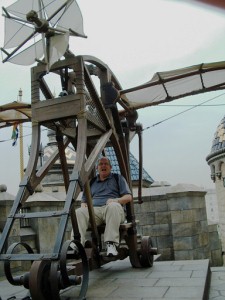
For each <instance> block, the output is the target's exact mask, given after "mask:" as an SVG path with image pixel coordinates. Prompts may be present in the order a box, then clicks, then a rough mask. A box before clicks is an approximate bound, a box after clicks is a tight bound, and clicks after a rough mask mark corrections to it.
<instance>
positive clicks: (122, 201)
mask: <svg viewBox="0 0 225 300" xmlns="http://www.w3.org/2000/svg"><path fill="white" fill-rule="evenodd" d="M131 200H132V196H131V194H126V195H123V196H122V197H119V198H115V199H108V200H107V202H106V204H110V203H112V202H117V203H119V204H121V205H124V204H126V203H128V202H131Z"/></svg>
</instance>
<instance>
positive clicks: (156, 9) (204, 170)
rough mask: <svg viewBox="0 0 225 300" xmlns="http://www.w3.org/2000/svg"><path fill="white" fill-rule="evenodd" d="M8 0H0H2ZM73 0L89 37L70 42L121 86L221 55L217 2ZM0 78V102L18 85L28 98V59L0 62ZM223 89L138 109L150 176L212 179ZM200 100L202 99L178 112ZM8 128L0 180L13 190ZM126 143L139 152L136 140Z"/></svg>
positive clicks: (16, 152)
mask: <svg viewBox="0 0 225 300" xmlns="http://www.w3.org/2000/svg"><path fill="white" fill-rule="evenodd" d="M13 2H14V1H10V0H2V1H1V5H2V6H5V7H7V6H8V5H9V4H11V3H13ZM77 2H78V4H79V6H80V9H81V11H82V14H83V20H84V31H85V34H86V35H87V36H88V38H87V39H82V38H71V39H70V50H71V51H73V52H74V53H75V54H76V55H79V54H88V55H93V56H96V57H98V58H99V59H101V60H102V61H104V62H105V63H106V64H107V65H108V66H109V67H110V68H111V69H112V71H113V72H114V73H115V75H116V76H117V78H118V80H119V81H120V83H121V85H122V87H123V88H124V89H125V88H129V87H133V86H136V85H138V84H141V83H144V82H146V81H149V80H150V79H151V78H152V76H153V74H154V73H155V72H158V71H166V70H173V69H177V68H182V67H186V66H191V65H195V64H200V63H209V62H215V61H220V60H224V57H225V13H222V12H221V11H219V10H215V9H212V8H211V7H208V6H203V5H197V4H196V3H195V2H193V1H182V0H181V1H172V0H171V1H170V0H139V1H135V0H132V1H131V0H122V1H121V0H114V1H107V0H79V1H77ZM3 21H4V19H3V17H0V46H3V37H4V22H3ZM0 78H1V81H0V88H1V96H0V104H1V105H2V104H5V103H8V102H11V101H15V100H17V95H18V91H19V89H20V88H21V89H22V90H23V101H24V102H28V103H29V102H30V98H31V97H30V95H31V92H30V67H21V66H17V65H13V64H11V63H4V64H3V63H0ZM57 88H58V87H56V90H57ZM224 93H225V92H223V91H220V92H217V93H207V94H202V95H198V96H192V97H187V98H184V99H179V100H176V101H173V102H171V103H170V105H161V106H156V107H151V108H145V109H142V110H139V122H141V123H142V124H143V128H144V129H145V130H144V131H143V138H144V141H143V143H144V167H145V169H146V171H147V172H148V173H149V174H150V175H151V176H152V178H153V179H154V180H155V181H168V182H169V183H171V184H172V185H175V184H177V183H192V184H196V185H198V186H201V187H205V188H212V187H214V184H213V182H212V181H211V179H210V169H209V166H208V165H207V162H206V160H205V158H206V156H207V155H208V154H209V153H210V149H211V146H212V140H213V136H214V133H215V131H216V128H217V126H218V124H219V123H220V121H221V119H222V118H223V116H224V112H225V111H224V103H225V101H224V99H225V95H224ZM205 101H208V102H207V103H206V104H207V106H206V105H201V106H198V107H196V108H193V109H190V110H189V111H187V112H185V113H182V112H183V111H185V110H187V109H189V108H191V107H192V106H195V105H198V104H201V103H203V102H205ZM220 104H221V105H220ZM187 105H191V106H187ZM158 123H159V124H158ZM155 124H158V125H155ZM23 130H24V135H25V137H24V139H23V144H24V162H25V165H26V163H27V161H28V155H27V153H28V147H29V145H30V139H31V137H30V133H31V129H30V124H29V123H27V124H26V125H24V128H23ZM11 132H12V129H11V128H8V129H4V130H1V131H0V141H1V142H0V147H1V156H0V166H1V169H0V170H1V171H0V184H6V185H7V187H8V192H10V193H12V194H16V192H17V190H18V185H19V182H20V172H19V168H20V147H19V142H18V144H17V146H16V147H12V141H11V140H10V138H11ZM43 136H44V137H45V136H46V132H43ZM44 141H45V143H46V141H47V139H46V138H45V140H44ZM131 151H132V153H133V154H134V155H135V156H136V157H138V151H137V143H136V140H134V142H133V143H132V145H131Z"/></svg>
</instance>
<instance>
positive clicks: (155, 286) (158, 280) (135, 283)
mask: <svg viewBox="0 0 225 300" xmlns="http://www.w3.org/2000/svg"><path fill="white" fill-rule="evenodd" d="M220 273H221V274H220V275H219V272H218V275H219V276H220V278H221V279H219V281H222V278H223V279H224V278H225V277H224V276H225V270H224V272H220ZM209 274H210V270H209V261H208V260H195V261H166V262H163V261H155V262H154V264H153V267H152V268H141V269H138V268H132V266H131V264H130V261H129V258H127V259H125V260H119V261H115V262H110V263H108V264H106V265H104V266H102V267H101V268H99V269H96V270H93V271H91V272H90V278H89V285H88V291H87V295H86V299H87V300H97V299H98V300H101V299H107V300H123V299H126V300H128V299H129V300H130V299H131V300H153V299H154V300H160V299H164V300H176V299H179V300H190V299H191V300H207V299H209V298H208V294H207V289H208V288H209V282H208V278H209ZM213 280H214V279H213ZM214 281H215V282H216V283H218V280H216V279H215V280H214ZM220 284H221V282H219V283H218V285H220ZM79 291H80V289H79V287H78V286H75V287H69V288H68V289H66V290H64V291H62V292H61V295H60V297H61V300H69V299H70V300H75V299H78V294H79ZM215 292H217V290H214V294H215ZM223 292H225V289H224V290H223ZM27 294H28V291H27V290H26V289H25V288H23V287H20V286H17V287H15V286H12V285H10V284H9V283H8V281H6V280H3V281H0V296H1V297H2V300H7V299H9V298H10V297H12V296H15V297H16V298H15V299H22V298H23V297H25V296H27ZM216 295H217V294H216ZM217 296H220V297H221V296H222V294H220V295H217ZM221 299H222V298H221ZM223 299H224V300H225V298H223ZM215 300H220V299H219V298H215Z"/></svg>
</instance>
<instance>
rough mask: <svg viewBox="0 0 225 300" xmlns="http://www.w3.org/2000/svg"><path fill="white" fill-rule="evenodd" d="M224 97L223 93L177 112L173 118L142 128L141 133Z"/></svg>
mask: <svg viewBox="0 0 225 300" xmlns="http://www.w3.org/2000/svg"><path fill="white" fill-rule="evenodd" d="M224 95H225V93H223V94H221V95H218V96H215V97H213V98H211V99H209V100H206V101H203V102H202V103H200V104H197V105H194V106H192V107H190V108H188V109H185V110H183V111H181V112H179V113H177V114H175V115H173V116H170V117H168V118H166V119H164V120H162V121H159V122H157V123H155V124H152V125H151V126H147V127H145V128H143V129H142V131H144V130H147V129H150V128H152V127H154V126H156V125H159V124H161V123H163V122H165V121H168V120H170V119H172V118H175V117H177V116H179V115H181V114H184V113H186V112H187V111H189V110H192V109H194V108H196V107H199V106H203V104H205V103H207V102H210V101H212V100H215V99H216V98H219V97H221V96H224ZM164 106H166V105H164Z"/></svg>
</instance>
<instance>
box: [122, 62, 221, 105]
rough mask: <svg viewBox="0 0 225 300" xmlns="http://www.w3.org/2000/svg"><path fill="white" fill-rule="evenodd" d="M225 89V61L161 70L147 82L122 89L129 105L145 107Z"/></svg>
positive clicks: (123, 96) (123, 98) (123, 99)
mask: <svg viewBox="0 0 225 300" xmlns="http://www.w3.org/2000/svg"><path fill="white" fill-rule="evenodd" d="M221 89H225V62H224V61H222V62H214V63H209V64H199V65H195V66H190V67H186V68H182V69H177V70H172V71H166V72H158V73H155V74H154V76H153V78H152V79H151V80H150V81H148V82H147V83H145V84H142V85H139V86H136V87H133V88H130V89H126V90H121V91H120V96H121V99H122V101H124V102H125V104H126V105H127V104H128V106H129V107H130V108H135V109H139V108H143V107H147V106H152V105H158V104H161V103H164V102H170V101H172V100H175V99H179V98H182V97H186V96H190V95H195V94H199V93H205V92H210V91H216V90H221Z"/></svg>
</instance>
